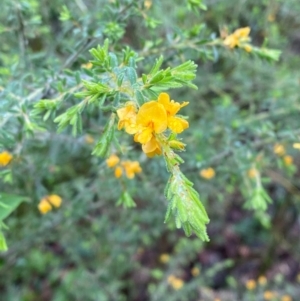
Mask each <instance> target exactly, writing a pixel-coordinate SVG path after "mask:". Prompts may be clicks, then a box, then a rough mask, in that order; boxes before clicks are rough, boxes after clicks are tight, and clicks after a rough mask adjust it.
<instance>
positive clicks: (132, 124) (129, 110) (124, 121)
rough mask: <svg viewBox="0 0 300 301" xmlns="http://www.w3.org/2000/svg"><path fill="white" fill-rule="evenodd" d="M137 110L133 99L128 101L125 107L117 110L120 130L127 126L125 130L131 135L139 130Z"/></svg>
mask: <svg viewBox="0 0 300 301" xmlns="http://www.w3.org/2000/svg"><path fill="white" fill-rule="evenodd" d="M136 111H137V109H136V106H135V104H134V102H132V101H129V102H127V103H126V104H125V106H124V107H122V108H120V109H118V110H117V115H118V117H119V122H118V130H121V129H122V128H125V132H126V133H128V134H130V135H132V134H135V133H136V132H137V127H136Z"/></svg>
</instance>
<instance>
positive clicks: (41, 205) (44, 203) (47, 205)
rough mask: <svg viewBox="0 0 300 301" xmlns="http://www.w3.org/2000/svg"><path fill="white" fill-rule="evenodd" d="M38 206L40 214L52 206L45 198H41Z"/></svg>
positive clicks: (49, 209)
mask: <svg viewBox="0 0 300 301" xmlns="http://www.w3.org/2000/svg"><path fill="white" fill-rule="evenodd" d="M38 208H39V211H40V212H41V213H42V214H46V213H47V212H49V211H51V210H52V206H51V205H50V203H49V202H48V201H47V199H46V198H43V199H42V200H41V201H40V203H39V205H38Z"/></svg>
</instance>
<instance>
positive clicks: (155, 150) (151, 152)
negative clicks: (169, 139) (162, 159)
mask: <svg viewBox="0 0 300 301" xmlns="http://www.w3.org/2000/svg"><path fill="white" fill-rule="evenodd" d="M142 149H143V152H144V153H145V154H146V155H147V156H148V157H150V158H152V157H154V156H155V155H160V154H161V147H160V145H159V143H158V142H157V140H156V139H155V137H153V138H152V139H151V140H150V141H149V142H148V143H146V144H143V145H142Z"/></svg>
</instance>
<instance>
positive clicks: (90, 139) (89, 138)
mask: <svg viewBox="0 0 300 301" xmlns="http://www.w3.org/2000/svg"><path fill="white" fill-rule="evenodd" d="M84 140H85V142H86V143H87V144H93V143H94V141H95V140H94V138H93V136H91V135H85V137H84Z"/></svg>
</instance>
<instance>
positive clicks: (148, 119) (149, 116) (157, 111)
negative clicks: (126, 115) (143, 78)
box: [136, 101, 167, 134]
mask: <svg viewBox="0 0 300 301" xmlns="http://www.w3.org/2000/svg"><path fill="white" fill-rule="evenodd" d="M136 122H137V125H141V126H143V127H148V128H151V129H152V130H153V131H154V132H155V133H157V134H160V133H162V132H163V131H165V130H166V129H167V112H166V110H165V108H164V106H163V105H162V104H160V103H158V102H156V101H149V102H147V103H145V104H143V105H142V106H141V108H140V110H139V112H138V114H137V118H136Z"/></svg>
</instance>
